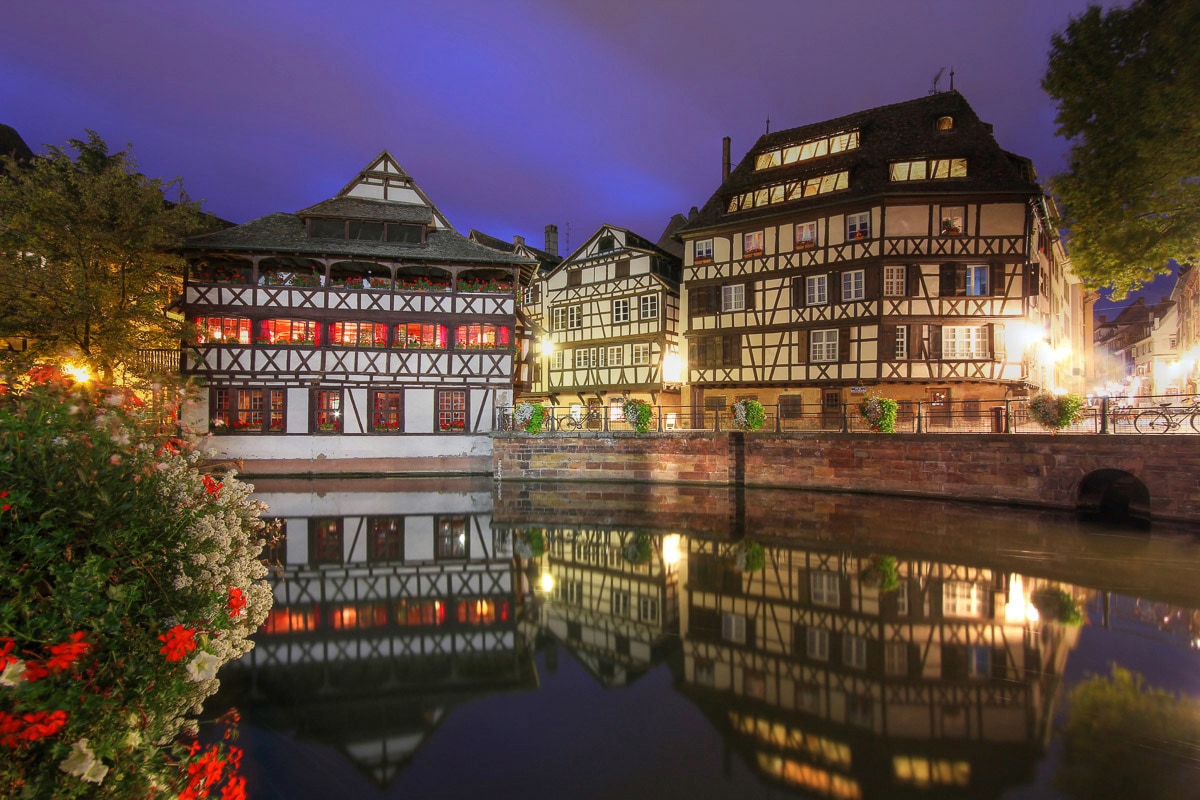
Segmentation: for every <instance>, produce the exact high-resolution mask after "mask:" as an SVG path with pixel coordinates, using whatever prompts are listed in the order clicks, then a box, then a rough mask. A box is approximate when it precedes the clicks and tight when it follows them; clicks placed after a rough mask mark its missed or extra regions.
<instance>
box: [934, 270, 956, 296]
mask: <svg viewBox="0 0 1200 800" xmlns="http://www.w3.org/2000/svg"><path fill="white" fill-rule="evenodd" d="M957 273H958V265H957V264H942V267H941V272H940V273H939V276H938V294H939V295H941V296H942V297H953V296H954V295H955V294H956V293H957V292H958V286H957V283H958V281H957V278H958V275H957Z"/></svg>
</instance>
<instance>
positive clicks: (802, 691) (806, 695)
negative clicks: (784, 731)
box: [796, 683, 821, 714]
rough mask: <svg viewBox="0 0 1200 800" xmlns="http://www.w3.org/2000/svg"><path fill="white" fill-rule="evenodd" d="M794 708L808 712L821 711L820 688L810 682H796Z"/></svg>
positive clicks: (815, 712)
mask: <svg viewBox="0 0 1200 800" xmlns="http://www.w3.org/2000/svg"><path fill="white" fill-rule="evenodd" d="M796 709H797V710H798V711H807V712H808V713H810V714H820V713H821V689H820V687H819V686H814V685H813V684H811V683H797V684H796Z"/></svg>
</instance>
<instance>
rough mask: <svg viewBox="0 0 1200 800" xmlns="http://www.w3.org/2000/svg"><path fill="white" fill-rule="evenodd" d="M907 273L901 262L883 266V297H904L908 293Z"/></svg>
mask: <svg viewBox="0 0 1200 800" xmlns="http://www.w3.org/2000/svg"><path fill="white" fill-rule="evenodd" d="M907 279H908V275H907V270H906V269H905V268H904V265H903V264H895V265H889V266H886V267H884V268H883V295H884V297H904V296H905V295H906V294H908V291H907V289H908V286H907V282H908V280H907Z"/></svg>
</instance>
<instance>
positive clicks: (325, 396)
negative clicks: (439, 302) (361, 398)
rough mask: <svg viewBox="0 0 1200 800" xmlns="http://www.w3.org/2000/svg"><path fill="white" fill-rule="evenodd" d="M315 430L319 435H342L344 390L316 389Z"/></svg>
mask: <svg viewBox="0 0 1200 800" xmlns="http://www.w3.org/2000/svg"><path fill="white" fill-rule="evenodd" d="M312 398H313V403H312V407H313V430H314V431H316V432H318V433H341V431H342V390H341V389H314V390H313V393H312Z"/></svg>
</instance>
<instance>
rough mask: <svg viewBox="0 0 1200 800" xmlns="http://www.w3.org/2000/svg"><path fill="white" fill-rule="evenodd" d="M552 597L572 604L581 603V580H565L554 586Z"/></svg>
mask: <svg viewBox="0 0 1200 800" xmlns="http://www.w3.org/2000/svg"><path fill="white" fill-rule="evenodd" d="M554 597H555V599H557V600H561V601H562V602H564V603H569V604H570V605H573V606H578V605H582V603H583V581H576V580H565V581H561V582H560V583H558V584H556V585H555V587H554Z"/></svg>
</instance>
